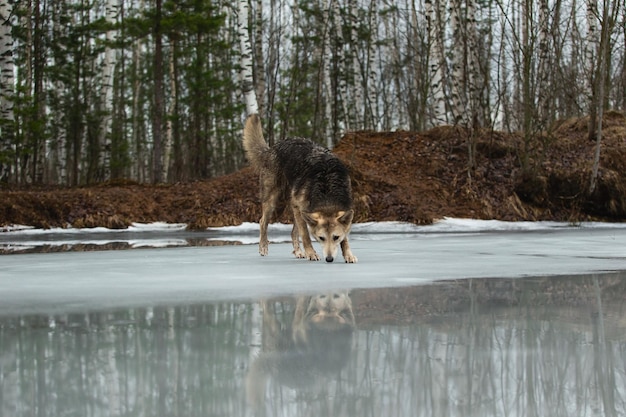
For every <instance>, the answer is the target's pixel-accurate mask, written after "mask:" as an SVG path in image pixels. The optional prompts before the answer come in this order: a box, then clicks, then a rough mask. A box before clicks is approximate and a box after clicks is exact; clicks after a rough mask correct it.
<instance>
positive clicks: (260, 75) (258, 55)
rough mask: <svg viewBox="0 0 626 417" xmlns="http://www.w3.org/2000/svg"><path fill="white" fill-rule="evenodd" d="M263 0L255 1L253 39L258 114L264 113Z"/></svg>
mask: <svg viewBox="0 0 626 417" xmlns="http://www.w3.org/2000/svg"><path fill="white" fill-rule="evenodd" d="M263 25H264V22H263V0H257V1H256V18H255V25H254V26H255V37H254V38H255V39H254V41H255V42H254V68H255V69H256V70H255V74H256V79H255V83H256V99H257V104H258V106H259V114H260V115H261V116H263V115H264V113H263V112H264V107H263V106H264V103H265V85H266V80H265V65H264V62H265V60H264V59H263Z"/></svg>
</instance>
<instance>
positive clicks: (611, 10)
mask: <svg viewBox="0 0 626 417" xmlns="http://www.w3.org/2000/svg"><path fill="white" fill-rule="evenodd" d="M589 1H590V2H591V0H589ZM620 4H621V3H620V1H619V0H603V2H602V18H601V20H600V27H601V33H600V42H599V44H598V50H597V54H596V57H597V59H596V66H595V68H594V75H593V91H594V92H593V93H592V96H591V97H592V100H591V103H590V108H591V109H592V111H590V116H589V119H590V120H589V136H590V138H591V137H595V141H596V146H595V152H594V157H593V166H592V168H591V181H590V184H589V193H590V194H591V193H593V192H594V191H595V189H596V185H597V181H598V172H599V169H600V149H601V145H602V117H603V115H604V106H605V90H604V89H605V85H606V77H607V76H608V74H607V72H608V71H607V68H608V67H609V60H610V51H611V45H610V42H611V35H612V33H613V28H614V25H615V21H616V18H617V15H618V14H619V10H620ZM622 7H623V6H622ZM592 118H593V119H594V120H593V121H592V120H591V119H592ZM591 129H595V130H594V131H592V130H591Z"/></svg>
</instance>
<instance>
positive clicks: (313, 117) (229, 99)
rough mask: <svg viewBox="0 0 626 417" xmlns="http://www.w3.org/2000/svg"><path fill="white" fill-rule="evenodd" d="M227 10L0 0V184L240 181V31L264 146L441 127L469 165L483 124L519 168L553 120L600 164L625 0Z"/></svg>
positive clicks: (545, 138)
mask: <svg viewBox="0 0 626 417" xmlns="http://www.w3.org/2000/svg"><path fill="white" fill-rule="evenodd" d="M241 2H243V3H245V4H244V6H246V7H243V8H242V7H240V6H241V4H240V3H241ZM241 2H231V1H226V0H178V1H173V0H154V1H146V0H63V1H58V0H54V1H53V0H30V1H27V2H20V1H11V0H0V183H5V184H9V185H13V186H21V185H46V186H47V185H60V186H77V185H85V184H96V183H102V182H106V181H114V180H119V179H124V180H132V181H136V182H139V183H175V182H185V181H193V180H197V179H205V178H212V177H216V176H220V175H223V174H227V173H231V172H233V171H235V170H237V169H239V168H241V167H242V166H243V165H244V164H245V160H244V156H243V152H242V150H241V146H240V135H241V128H242V122H243V119H244V117H245V107H244V101H243V99H242V82H241V79H240V71H241V66H242V65H241V62H242V61H241V58H242V51H241V48H240V46H239V45H240V33H241V31H239V30H238V28H239V27H240V26H242V27H243V28H244V31H243V32H245V33H246V34H247V36H249V39H250V41H251V46H252V51H251V52H252V53H251V55H252V56H251V58H252V62H253V73H254V91H255V93H256V97H257V99H258V103H259V113H260V114H261V115H262V118H263V120H264V127H265V129H266V136H267V139H268V140H269V141H270V142H273V141H276V140H280V139H282V138H284V137H286V136H290V135H298V136H307V137H311V138H313V139H314V140H316V141H318V142H320V143H323V144H324V145H326V146H328V147H333V146H334V145H335V144H337V143H338V142H339V140H340V139H341V138H342V137H343V135H344V134H346V133H348V132H352V131H361V130H373V131H398V130H408V131H416V132H418V131H424V130H426V129H429V128H432V127H437V126H442V125H455V126H460V127H462V128H463V129H465V130H464V131H465V132H469V133H468V134H467V138H466V146H467V166H468V168H469V169H474V168H475V164H476V160H475V158H474V156H473V155H474V154H475V142H474V141H473V139H472V138H473V134H472V132H475V131H478V130H480V129H483V130H484V129H488V130H492V131H503V132H515V133H516V134H519V136H520V137H521V138H522V140H521V142H520V145H519V146H518V147H517V148H516V149H517V151H516V152H517V155H516V156H517V159H518V160H519V164H520V166H521V168H522V170H523V171H525V170H526V171H532V170H533V169H534V168H535V165H534V164H535V162H534V161H536V160H537V158H536V155H535V153H536V152H540V150H539V149H542V147H543V146H544V145H545V144H546V143H547V142H549V141H550V140H551V138H552V136H551V131H552V129H554V126H555V121H557V120H562V119H565V118H569V117H581V116H589V117H588V120H589V123H588V126H587V130H588V137H589V139H590V140H593V141H595V143H597V152H596V158H597V159H599V152H600V144H601V140H602V115H603V113H605V112H607V111H608V110H618V111H620V110H621V111H623V110H625V109H626V59H625V55H626V9H625V7H624V4H623V1H622V0H601V1H595V0H480V1H476V0H397V1H396V0H309V1H298V0H242V1H241ZM240 10H245V11H247V12H248V13H247V14H248V15H247V16H240V14H241V13H240V12H239V11H240ZM594 168H595V169H596V170H597V163H596V166H595V167H594Z"/></svg>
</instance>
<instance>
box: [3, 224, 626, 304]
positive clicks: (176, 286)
mask: <svg viewBox="0 0 626 417" xmlns="http://www.w3.org/2000/svg"><path fill="white" fill-rule="evenodd" d="M134 227H135V230H132V231H123V232H120V231H108V230H107V231H99V230H98V231H97V232H94V231H93V230H89V231H77V230H74V231H72V232H69V233H72V239H71V240H72V241H81V239H82V238H83V237H84V238H85V240H84V241H93V240H95V241H101V240H99V238H96V239H94V236H96V237H101V238H102V240H104V241H106V240H107V237H106V236H109V237H111V236H112V235H113V234H114V233H115V236H118V237H119V236H120V235H125V237H124V236H123V238H125V239H127V241H129V242H134V243H132V246H134V247H139V246H152V248H145V249H141V250H127V251H95V252H66V253H46V254H18V255H5V256H0V300H1V301H2V302H1V303H0V313H5V314H6V313H18V312H19V313H23V312H47V311H75V310H85V309H94V308H95V309H97V308H109V307H118V306H119V307H127V306H139V305H154V304H159V303H178V302H183V303H185V302H196V301H219V300H233V299H242V300H249V299H256V298H259V297H263V296H267V295H275V294H283V293H284V294H293V293H297V292H309V291H326V290H328V289H329V288H370V287H371V288H375V287H392V286H401V285H415V284H420V283H427V282H431V281H436V280H446V279H464V278H479V277H522V276H541V275H563V274H583V273H596V272H597V273H599V272H604V271H616V270H626V251H625V249H624V248H625V247H626V225H623V224H606V223H581V224H577V225H571V224H567V223H554V222H537V223H535V222H520V223H509V222H499V221H476V220H460V219H444V220H442V221H440V222H438V223H436V224H434V225H432V226H415V225H412V224H406V223H369V224H357V225H355V226H354V230H353V234H352V238H351V241H352V248H353V251H354V253H355V254H356V255H357V256H358V257H359V263H358V264H344V263H342V259H341V258H340V257H339V258H338V259H337V260H336V261H335V262H334V263H332V264H327V263H325V262H310V261H304V260H298V259H295V258H294V257H293V255H292V254H291V250H292V248H291V244H290V243H285V242H286V241H287V240H288V239H289V232H290V230H291V226H290V225H272V227H271V229H270V237H271V238H272V239H273V241H274V242H281V243H274V244H272V245H271V246H270V254H269V256H267V257H261V256H259V254H258V248H257V246H256V244H250V245H228V246H212V247H187V246H184V245H186V244H187V243H186V240H185V239H184V238H179V237H178V235H179V234H182V233H190V232H184V230H183V229H184V226H183V225H176V226H171V225H162V224H161V225H136V226H134ZM155 229H158V230H155ZM163 229H166V230H167V231H166V232H164V230H163ZM63 230H65V229H63ZM51 233H52V234H53V236H52V238H49V239H48V238H45V239H44V237H46V236H48V237H50V236H49V235H50V234H51ZM59 233H61V234H63V233H65V232H60V231H54V232H51V231H46V232H44V231H38V232H35V231H34V230H23V231H13V232H7V233H3V234H0V236H1V238H2V240H1V241H0V244H2V245H5V247H7V246H10V245H25V244H29V243H28V242H29V241H30V242H31V243H32V242H33V240H31V238H32V237H33V235H34V234H35V235H36V236H37V240H39V241H46V242H47V243H51V242H54V241H55V239H57V238H58V237H59ZM150 233H152V234H153V235H150V236H149V237H148V238H145V237H146V234H150ZM257 233H258V225H256V224H243V225H241V226H237V227H233V228H221V229H212V230H209V231H207V232H203V233H202V234H201V235H200V236H203V238H206V239H208V240H211V239H213V240H232V241H238V242H244V243H256V242H257V241H258V239H257V237H256V235H257ZM24 236H30V237H28V238H26V240H20V239H24ZM138 236H139V237H144V238H145V239H140V238H138ZM195 236H198V235H195ZM65 237H66V238H67V235H66V236H65ZM61 240H62V239H61ZM84 241H83V242H84ZM155 242H156V243H155ZM164 243H167V246H178V247H174V248H172V247H169V248H158V247H157V248H155V247H154V246H159V245H163V244H164Z"/></svg>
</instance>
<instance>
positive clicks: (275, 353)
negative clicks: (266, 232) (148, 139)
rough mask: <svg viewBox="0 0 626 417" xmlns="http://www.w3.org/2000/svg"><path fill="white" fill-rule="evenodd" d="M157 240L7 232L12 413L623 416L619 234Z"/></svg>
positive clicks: (360, 231) (483, 230) (4, 372)
mask: <svg viewBox="0 0 626 417" xmlns="http://www.w3.org/2000/svg"><path fill="white" fill-rule="evenodd" d="M163 227H164V228H165V229H168V230H167V231H164V230H155V229H152V228H147V229H144V228H142V226H138V229H137V230H132V231H129V232H110V231H91V232H90V233H86V232H84V231H54V233H50V232H42V231H22V232H17V233H16V232H11V233H0V247H1V248H4V252H5V253H13V254H10V255H5V256H0V415H2V416H32V415H41V416H60V415H70V416H71V415H76V416H86V417H87V416H126V415H142V416H165V415H180V416H254V415H259V416H261V415H267V416H308V415H315V416H422V415H423V416H502V415H511V416H530V415H550V416H571V415H577V416H579V415H580V416H584V415H588V416H592V415H593V416H595V415H610V416H611V415H625V411H624V410H626V404H625V402H626V320H625V319H624V317H626V315H625V313H626V311H624V309H625V308H626V305H625V300H626V272H624V271H626V250H625V249H624V248H625V247H626V227H624V226H623V225H619V224H608V225H598V224H582V225H575V226H574V225H568V224H558V223H528V224H525V223H512V224H507V223H502V222H467V221H457V220H454V219H448V220H446V221H443V222H441V223H439V224H437V225H435V226H431V227H424V228H417V227H414V226H409V225H402V224H391V225H390V224H383V225H381V224H370V225H359V226H358V227H357V228H356V230H355V231H354V234H353V236H352V241H353V243H352V247H353V251H354V252H355V254H356V255H357V256H358V257H359V263H358V264H355V265H347V264H342V263H338V262H335V263H333V264H326V263H322V262H308V261H303V260H296V259H293V258H292V257H291V256H292V255H291V254H290V251H291V245H290V244H289V243H285V241H286V240H288V232H289V229H288V227H283V226H275V227H274V229H273V230H271V231H270V234H271V235H272V236H273V237H274V238H275V243H274V244H273V245H271V246H270V255H269V256H268V257H264V258H262V257H260V256H258V253H257V247H256V245H254V244H246V243H255V241H256V229H255V227H254V225H244V226H242V227H239V228H233V229H230V228H229V229H219V230H213V231H209V232H202V233H190V232H185V231H184V230H183V228H182V227H176V226H171V225H169V226H163ZM236 243H244V244H243V245H242V244H236ZM119 245H121V246H119ZM215 245H217V246H215ZM120 247H124V248H133V247H134V248H139V249H136V250H101V249H114V248H116V249H118V248H120ZM42 250H43V251H44V252H47V253H34V252H36V251H42ZM85 250H86V251H85Z"/></svg>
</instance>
